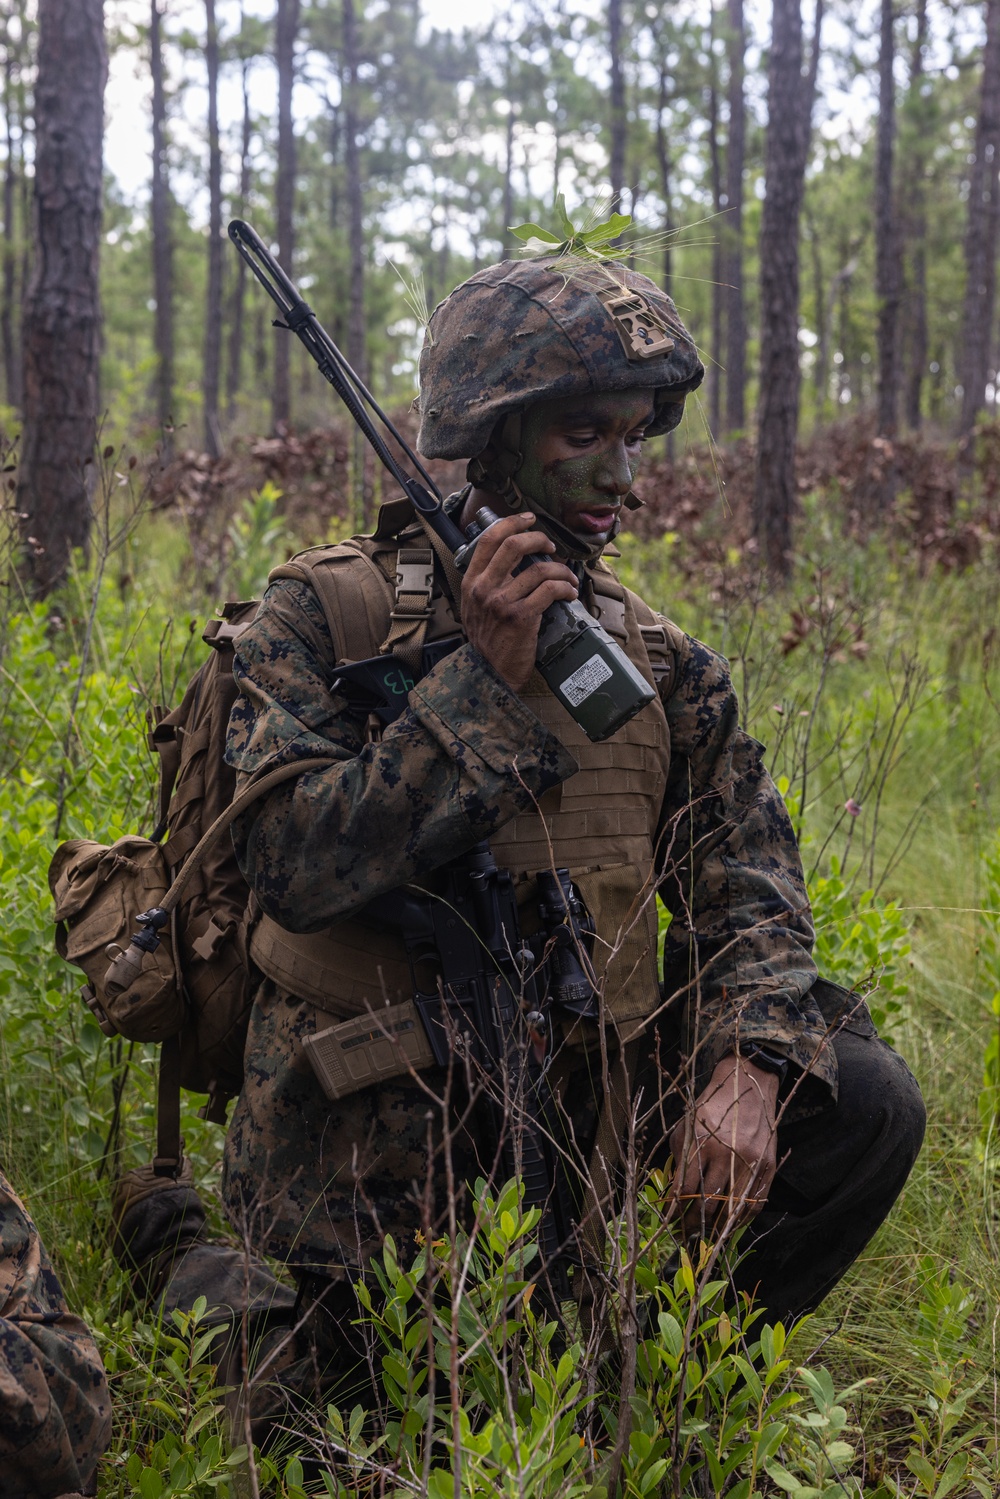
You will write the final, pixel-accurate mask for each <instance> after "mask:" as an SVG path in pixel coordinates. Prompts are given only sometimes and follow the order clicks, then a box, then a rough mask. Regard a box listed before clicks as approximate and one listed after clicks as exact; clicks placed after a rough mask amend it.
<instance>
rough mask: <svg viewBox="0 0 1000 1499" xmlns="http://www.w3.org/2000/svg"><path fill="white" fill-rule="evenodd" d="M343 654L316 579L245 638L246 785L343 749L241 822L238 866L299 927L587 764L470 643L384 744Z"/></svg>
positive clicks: (471, 838)
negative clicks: (340, 658)
mask: <svg viewBox="0 0 1000 1499" xmlns="http://www.w3.org/2000/svg"><path fill="white" fill-rule="evenodd" d="M336 654H337V653H336V652H335V650H334V646H333V642H332V641H331V638H330V633H329V629H328V627H327V624H326V620H325V618H324V615H323V611H322V608H321V606H320V603H319V600H318V599H317V597H316V595H315V593H314V592H313V590H312V589H311V588H310V587H309V586H308V584H305V583H301V582H296V581H293V580H281V581H279V582H276V583H274V584H272V586H271V587H270V588H269V589H268V591H267V593H266V594H265V596H264V602H263V604H262V606H261V609H260V612H259V613H258V615H257V618H256V620H255V621H254V623H253V624H252V625H251V626H250V628H249V630H247V631H246V632H245V633H244V634H243V635H242V636H241V637H240V640H239V644H238V649H237V653H236V666H235V673H236V681H237V685H238V686H239V689H240V696H239V697H238V699H237V701H236V704H235V707H234V708H233V713H232V717H231V719H230V725H229V739H228V745H227V750H226V758H227V760H228V762H229V764H230V765H232V766H233V767H234V768H235V769H236V770H237V772H238V773H239V777H240V781H241V784H242V783H245V781H246V780H247V779H249V778H251V777H254V776H259V775H261V774H263V773H264V772H265V771H268V770H272V769H274V768H276V767H277V766H279V765H283V764H285V763H287V762H289V761H292V760H296V759H305V758H307V757H309V756H316V755H333V756H335V757H336V758H337V760H338V762H339V763H338V764H336V765H334V766H331V767H330V768H329V769H326V770H319V771H309V770H305V771H303V773H302V775H301V776H299V777H297V778H296V779H295V780H294V781H293V782H292V783H291V784H290V785H289V786H288V787H285V786H280V787H277V788H276V789H275V790H274V791H272V792H270V793H268V794H267V795H266V796H265V797H264V798H263V800H262V802H261V803H260V804H259V805H257V806H255V807H251V808H250V809H248V811H247V812H246V813H245V814H244V815H243V817H242V818H240V819H238V820H237V822H236V823H234V840H235V844H236V852H237V856H238V858H239V861H240V867H241V868H242V870H243V872H244V874H245V875H246V877H247V880H248V882H249V883H250V885H251V887H252V888H253V890H254V891H255V893H256V895H257V898H258V900H259V901H260V903H261V906H262V907H263V909H264V910H265V911H267V913H268V914H269V915H270V916H271V917H273V918H274V920H275V921H278V922H279V923H280V924H281V925H282V926H284V927H286V928H287V929H288V930H289V931H295V932H310V931H317V930H319V929H321V928H322V927H324V926H327V925H329V923H330V922H331V921H334V920H336V919H337V918H338V917H341V916H346V915H348V914H349V913H350V912H351V911H353V910H356V909H358V908H359V907H361V906H363V905H365V904H366V903H367V902H368V901H369V900H371V899H372V898H373V897H374V896H376V895H379V894H382V893H384V892H385V891H387V890H392V889H395V888H396V887H397V886H398V885H402V884H405V883H406V881H407V880H411V879H414V878H417V877H419V876H420V875H422V874H425V873H427V872H428V871H429V870H432V869H435V868H437V867H439V866H440V865H441V864H443V863H446V862H447V861H448V860H449V859H452V858H455V857H456V856H457V855H458V854H460V853H462V852H464V851H465V850H466V849H469V848H471V847H472V846H473V844H475V843H478V842H479V841H480V840H481V839H484V838H488V837H489V836H490V835H491V834H492V833H493V832H494V831H495V830H496V829H497V828H498V827H500V826H502V825H503V823H505V822H507V821H508V820H509V819H510V818H512V817H514V816H516V815H517V813H519V812H521V811H523V810H525V809H526V808H528V807H530V806H531V805H532V803H533V801H534V800H535V799H537V798H538V797H540V796H541V795H542V794H543V793H544V792H545V791H547V790H548V789H549V788H550V787H552V786H555V785H557V784H558V783H559V782H561V781H564V780H566V779H567V777H569V776H570V775H572V774H573V773H574V771H575V770H576V769H577V765H576V761H575V760H574V759H573V757H572V755H570V754H569V752H568V751H567V750H566V749H565V748H564V747H563V745H562V744H561V743H560V741H559V740H558V739H556V738H555V737H554V736H553V735H551V734H550V733H549V732H548V730H547V729H546V728H545V727H544V726H543V725H542V724H541V723H540V722H539V720H538V719H537V718H536V717H535V715H534V714H533V713H532V712H530V710H529V709H528V708H527V707H526V706H525V705H524V703H523V702H522V701H521V699H520V698H519V697H518V696H517V694H516V693H514V692H512V691H511V689H510V688H509V687H508V686H507V685H506V683H505V682H504V681H503V679H502V678H501V677H500V676H498V675H497V673H496V672H495V671H494V670H493V668H492V667H491V666H490V665H489V664H488V662H486V661H485V660H484V659H483V657H482V656H480V655H479V653H478V652H477V651H476V650H474V649H473V647H472V646H471V645H469V644H465V645H462V646H460V647H459V648H458V650H456V651H455V652H453V654H452V655H450V656H447V657H446V658H445V659H444V660H443V661H440V662H439V663H438V664H437V666H435V667H434V669H433V670H432V671H430V672H429V673H428V674H427V676H425V677H423V678H422V679H421V680H420V681H419V682H418V683H417V685H416V686H415V687H414V688H413V689H412V690H411V691H410V693H409V698H408V707H407V708H406V710H405V711H404V712H403V714H402V716H401V717H400V718H398V719H397V720H396V722H395V723H393V724H390V725H389V726H388V727H387V728H386V730H385V732H384V734H383V736H382V738H381V740H380V741H379V742H378V743H375V744H366V742H365V718H364V715H359V714H357V713H356V712H352V711H351V709H350V708H349V706H348V703H347V701H346V699H345V698H344V697H343V696H341V695H340V694H338V693H336V692H332V691H331V683H332V682H333V680H334V678H335V675H336V673H335V670H334V663H335V660H336Z"/></svg>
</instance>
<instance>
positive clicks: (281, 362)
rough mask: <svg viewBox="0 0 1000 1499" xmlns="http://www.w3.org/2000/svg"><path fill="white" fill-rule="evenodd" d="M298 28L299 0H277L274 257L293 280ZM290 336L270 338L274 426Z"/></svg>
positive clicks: (283, 409) (285, 397)
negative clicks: (275, 219)
mask: <svg viewBox="0 0 1000 1499" xmlns="http://www.w3.org/2000/svg"><path fill="white" fill-rule="evenodd" d="M298 30H299V0H278V8H277V12H276V15H275V61H276V63H277V68H278V178H277V184H276V198H277V204H276V207H277V220H278V259H279V260H280V261H281V264H282V266H283V267H284V269H285V270H286V271H287V273H288V275H289V276H291V277H292V280H293V281H294V279H295V268H294V265H293V258H294V252H295V172H296V153H295V131H294V128H293V124H292V90H293V88H294V86H295V38H296V36H297V35H298ZM291 338H292V335H291V334H290V333H279V334H278V335H277V337H276V338H275V341H274V397H273V401H272V407H271V414H272V418H273V421H274V425H275V427H279V426H285V425H286V424H287V422H288V419H289V416H290V414H291V406H290V399H289V382H288V367H289V341H290V339H291Z"/></svg>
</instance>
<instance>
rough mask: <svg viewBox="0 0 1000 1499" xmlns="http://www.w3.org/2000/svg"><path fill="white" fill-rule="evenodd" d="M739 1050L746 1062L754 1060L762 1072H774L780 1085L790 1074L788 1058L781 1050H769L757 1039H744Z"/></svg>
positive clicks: (754, 1063)
mask: <svg viewBox="0 0 1000 1499" xmlns="http://www.w3.org/2000/svg"><path fill="white" fill-rule="evenodd" d="M738 1051H739V1055H740V1056H741V1057H742V1058H743V1060H744V1061H745V1062H752V1063H753V1065H754V1066H755V1067H759V1068H760V1070H761V1072H773V1073H774V1075H775V1077H776V1078H777V1079H778V1084H779V1086H780V1085H781V1084H782V1083H783V1082H784V1081H785V1078H786V1077H787V1075H788V1058H787V1057H783V1056H782V1055H781V1054H780V1052H777V1051H769V1050H768V1048H767V1047H766V1046H761V1045H760V1044H759V1042H757V1041H742V1042H741V1043H740V1045H739V1048H738Z"/></svg>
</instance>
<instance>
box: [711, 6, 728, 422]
mask: <svg viewBox="0 0 1000 1499" xmlns="http://www.w3.org/2000/svg"><path fill="white" fill-rule="evenodd" d="M708 67H709V74H708V159H709V177H710V181H711V184H712V213H713V215H714V217H715V234H714V235H713V244H712V348H711V357H710V359H709V365H708V368H709V385H708V421H709V426H710V427H711V430H712V435H713V436H715V437H717V436H718V434H719V428H720V425H721V421H722V367H723V364H724V362H725V350H724V349H723V346H722V307H723V302H724V295H723V288H722V264H723V258H722V234H723V228H722V156H721V153H720V150H719V89H718V80H717V78H716V62H715V0H711V3H710V5H709V10H708Z"/></svg>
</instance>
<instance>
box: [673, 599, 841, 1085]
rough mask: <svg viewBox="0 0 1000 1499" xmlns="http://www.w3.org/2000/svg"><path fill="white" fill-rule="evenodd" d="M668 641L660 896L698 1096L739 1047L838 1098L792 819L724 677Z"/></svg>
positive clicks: (691, 646) (680, 640)
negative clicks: (805, 1075)
mask: <svg viewBox="0 0 1000 1499" xmlns="http://www.w3.org/2000/svg"><path fill="white" fill-rule="evenodd" d="M664 623H665V624H666V623H667V622H666V621H664ZM668 629H669V631H670V634H671V637H672V639H674V641H675V642H676V644H677V649H678V671H677V677H676V681H675V683H674V684H673V687H672V690H671V691H670V693H669V695H667V696H666V701H665V707H666V713H667V720H668V723H669V725H670V733H671V764H670V776H669V780H668V784H667V792H666V798H665V803H664V816H663V821H662V824H661V834H660V850H661V856H662V857H663V860H664V879H663V884H662V886H661V891H660V893H661V897H662V898H663V900H664V902H665V904H666V905H667V907H668V909H669V910H670V912H671V914H672V917H673V920H672V922H671V925H670V929H669V931H668V933H667V939H666V946H665V954H664V970H665V978H666V981H667V984H668V987H669V989H670V990H674V989H681V988H685V986H687V988H686V994H687V997H686V1015H687V1022H688V1024H687V1034H688V1040H689V1046H691V1047H692V1048H696V1049H697V1062H696V1081H697V1085H698V1086H699V1087H701V1086H704V1084H705V1083H706V1082H707V1080H708V1078H709V1077H710V1076H711V1073H712V1070H713V1068H714V1067H715V1065H716V1063H717V1062H719V1061H720V1060H721V1059H722V1058H723V1057H725V1056H728V1055H731V1054H732V1053H733V1052H734V1051H735V1050H736V1048H737V1046H738V1045H739V1044H741V1043H742V1042H746V1041H751V1042H752V1041H757V1042H759V1043H760V1044H762V1045H766V1046H767V1047H768V1049H771V1050H774V1051H777V1052H780V1053H781V1054H782V1055H784V1056H787V1057H788V1058H789V1059H790V1060H791V1061H792V1062H794V1063H795V1064H796V1065H797V1066H798V1067H800V1068H802V1069H803V1070H804V1071H808V1072H809V1073H810V1074H811V1075H812V1076H813V1077H815V1078H817V1079H818V1080H819V1081H820V1082H822V1083H824V1084H825V1085H826V1086H827V1087H828V1088H829V1089H830V1090H831V1091H832V1092H833V1093H834V1095H836V1088H837V1063H836V1057H835V1056H834V1052H833V1048H832V1047H831V1046H830V1045H829V1042H828V1040H827V1026H826V1024H825V1022H824V1020H823V1018H822V1016H821V1015H820V1012H819V1009H818V1008H817V1006H816V1003H815V1001H814V999H813V997H812V996H811V994H810V993H809V990H810V989H811V987H812V985H813V983H814V981H815V979H816V966H815V964H814V962H813V959H812V945H813V935H814V934H813V927H812V918H811V914H810V911H809V901H808V897H807V895H806V888H805V878H804V876H803V872H802V861H801V858H800V856H799V850H798V845H797V843H796V841H795V834H794V832H793V830H792V825H791V821H790V819H789V816H788V812H787V809H786V807H785V804H784V801H783V800H782V798H781V796H780V794H779V792H778V789H777V787H776V786H775V784H774V782H773V781H772V779H771V777H770V775H769V774H768V772H767V771H766V770H765V768H764V765H763V760H762V756H763V753H764V747H763V745H761V744H759V743H758V742H757V740H755V739H752V738H751V737H750V736H749V734H747V733H745V732H744V731H743V729H741V728H740V723H739V708H738V704H737V700H736V694H735V692H734V691H733V686H732V682H731V680H730V676H729V669H728V666H727V663H726V662H725V660H724V659H723V658H722V657H721V656H719V655H717V654H716V653H715V652H714V651H711V650H709V649H708V647H707V646H704V645H702V644H700V642H699V641H697V640H693V639H692V638H691V637H690V636H688V635H682V633H681V632H680V631H679V630H677V629H676V627H675V626H668Z"/></svg>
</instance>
